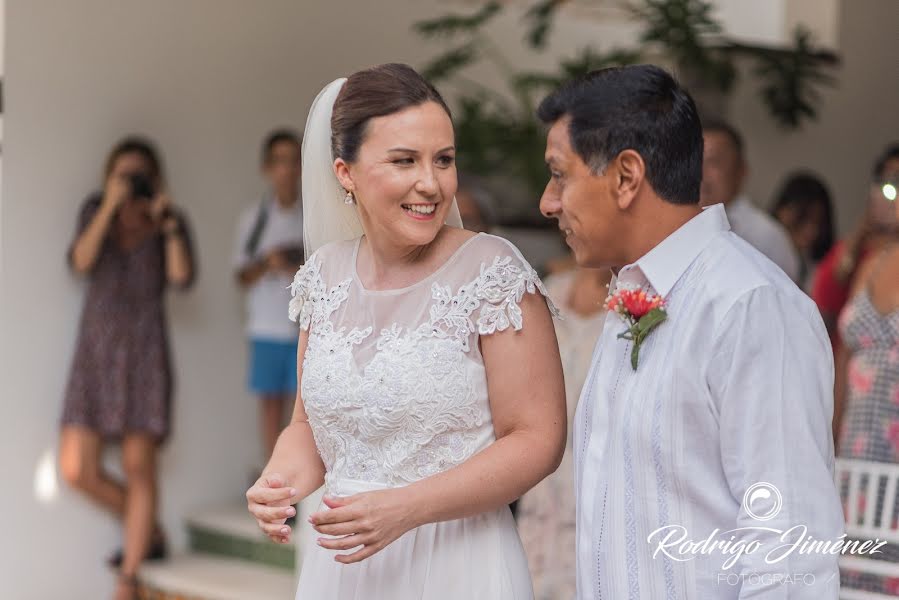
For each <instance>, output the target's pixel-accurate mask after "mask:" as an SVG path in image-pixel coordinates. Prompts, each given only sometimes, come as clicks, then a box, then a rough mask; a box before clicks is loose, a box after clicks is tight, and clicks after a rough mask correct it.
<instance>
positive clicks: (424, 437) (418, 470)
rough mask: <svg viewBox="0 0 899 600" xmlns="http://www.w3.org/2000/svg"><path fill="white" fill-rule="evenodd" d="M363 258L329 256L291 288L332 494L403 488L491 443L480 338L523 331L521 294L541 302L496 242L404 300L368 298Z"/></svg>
mask: <svg viewBox="0 0 899 600" xmlns="http://www.w3.org/2000/svg"><path fill="white" fill-rule="evenodd" d="M358 248H359V240H358V239H357V240H352V241H347V242H336V243H333V244H329V245H327V246H324V247H322V248H321V249H319V250H318V251H317V252H315V253H314V254H313V255H312V256H310V257H309V259H308V260H307V262H306V264H305V265H304V266H303V267H302V268H301V269H300V270H299V271H298V272H297V274H296V277H295V278H294V282H293V285H292V286H291V291H292V294H293V300H292V301H291V303H290V317H291V318H292V319H294V320H297V319H298V320H299V322H300V326H301V327H302V328H303V329H305V330H308V331H309V344H308V347H307V349H306V354H305V357H304V359H303V378H302V382H301V390H302V397H303V402H304V405H305V408H306V414H307V415H308V417H309V423H310V425H311V426H312V431H313V434H314V436H315V442H316V445H317V446H318V450H319V453H320V454H321V457H322V460H323V462H324V465H325V468H326V470H327V476H326V482H327V483H328V484H329V486H330V487H332V488H333V485H332V484H333V483H334V482H335V481H339V480H341V479H350V480H357V481H365V482H372V483H377V484H382V485H385V486H399V485H405V484H408V483H411V482H413V481H417V480H419V479H422V478H424V477H428V476H430V475H433V474H435V473H438V472H441V471H444V470H446V469H448V468H450V467H453V466H455V465H458V464H459V463H461V462H463V461H465V460H466V459H467V458H469V457H470V456H472V455H473V454H475V453H476V452H478V451H480V450H481V449H483V448H484V447H485V446H487V445H488V444H490V443H491V442H492V441H493V440H494V433H493V422H492V419H491V416H490V407H489V404H488V401H487V379H486V373H485V370H484V363H483V360H482V358H481V354H480V350H479V347H478V337H479V336H482V335H488V334H492V333H494V332H497V331H503V330H505V329H508V328H509V327H513V328H514V329H516V330H519V329H521V328H522V327H523V325H524V323H523V322H522V313H521V309H520V308H519V303H520V302H521V300H522V298H523V296H524V294H525V293H536V292H537V291H539V292H540V293H541V294H543V295H544V296H546V290H545V289H544V287H543V283H542V282H541V281H540V279H539V278H538V276H537V273H536V272H535V271H534V269H533V268H532V267H531V266H530V265H529V264H528V263H527V261H526V260H525V259H524V258H523V257H522V256H521V254H520V253H519V252H518V250H517V249H516V248H515V247H514V246H513V245H512V244H510V243H509V242H507V241H506V240H504V239H502V238H498V237H495V236H491V235H486V234H479V235H476V236H474V237H472V238H470V239H468V240H467V241H466V242H465V243H464V244H463V245H462V246H461V247H460V248H459V249H458V250H457V251H456V252H455V253H454V254H453V255H452V256H451V257H450V258H449V259H448V260H447V261H446V262H445V263H444V264H443V266H441V267H440V268H439V269H438V270H437V271H436V272H434V273H432V274H431V275H430V276H428V277H426V278H425V279H423V280H421V281H419V282H418V283H416V284H414V285H412V286H409V287H406V288H402V289H397V290H382V291H371V290H366V289H365V288H364V287H363V286H362V284H361V283H360V280H359V278H358V276H357V274H356V267H355V265H356V255H357V252H358ZM547 301H548V300H547ZM548 302H549V301H548ZM549 306H550V309H551V310H552V311H553V314H557V313H556V311H555V308H554V307H553V306H552V303H551V302H549ZM331 491H332V493H339V491H336V490H333V489H332V490H331Z"/></svg>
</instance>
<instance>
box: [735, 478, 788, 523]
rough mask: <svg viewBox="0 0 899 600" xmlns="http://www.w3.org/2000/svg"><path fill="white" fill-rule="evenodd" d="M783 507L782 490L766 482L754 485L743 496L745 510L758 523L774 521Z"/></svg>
mask: <svg viewBox="0 0 899 600" xmlns="http://www.w3.org/2000/svg"><path fill="white" fill-rule="evenodd" d="M782 507H783V498H782V497H781V495H780V490H778V489H777V488H776V487H774V485H772V484H770V483H767V482H765V481H759V482H758V483H754V484H752V485H751V486H749V488H748V489H747V490H746V493H745V494H743V509H744V510H746V512H747V513H748V514H749V516H750V517H752V518H753V519H755V520H756V521H769V520H771V519H773V518H774V517H776V516H777V515H778V513H779V512H780V509H781V508H782Z"/></svg>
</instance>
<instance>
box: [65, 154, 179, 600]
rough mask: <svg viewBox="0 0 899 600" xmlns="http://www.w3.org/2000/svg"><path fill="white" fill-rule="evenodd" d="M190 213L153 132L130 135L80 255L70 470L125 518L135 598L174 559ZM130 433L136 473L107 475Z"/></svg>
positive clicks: (129, 589) (131, 466)
mask: <svg viewBox="0 0 899 600" xmlns="http://www.w3.org/2000/svg"><path fill="white" fill-rule="evenodd" d="M191 248H192V245H191V239H190V235H189V232H188V227H187V222H186V219H185V217H184V215H183V213H181V212H180V211H179V210H177V209H176V208H175V207H174V206H173V205H172V203H171V199H170V197H169V195H168V193H167V190H166V184H165V178H164V176H163V172H162V165H161V162H160V159H159V155H158V153H157V152H156V150H155V149H154V147H153V145H152V144H151V143H150V142H149V141H147V140H144V139H141V138H135V137H130V138H126V139H124V140H122V141H121V142H119V143H118V144H117V145H116V146H115V147H114V148H113V149H112V151H111V153H110V154H109V157H108V159H107V161H106V171H105V182H104V185H103V189H102V191H101V192H97V193H95V194H92V195H91V196H90V197H88V199H87V200H86V201H85V202H84V205H83V206H82V208H81V214H80V216H79V218H78V224H77V228H76V234H75V239H74V241H73V242H72V245H71V247H70V251H69V263H70V265H71V267H72V269H73V270H74V271H75V272H77V273H79V274H82V275H85V276H87V278H88V280H89V287H88V292H87V299H86V301H85V303H84V310H83V312H82V316H81V326H80V332H79V334H78V341H77V344H76V349H75V358H74V361H73V363H72V368H71V373H70V376H69V383H68V387H67V389H66V394H65V402H64V407H63V414H62V431H61V436H60V457H59V459H60V471H61V473H62V476H63V477H64V478H65V480H66V481H67V482H68V483H69V484H70V485H71V486H73V487H74V488H76V489H78V490H79V491H81V492H83V493H85V494H86V495H87V496H88V497H89V498H91V499H92V500H94V501H96V502H97V503H98V504H99V505H100V506H102V507H103V508H105V509H107V510H108V511H110V512H111V513H112V514H114V515H115V516H116V517H118V518H120V519H122V521H123V523H124V529H125V544H124V549H123V550H122V551H119V552H117V553H115V554H114V555H113V556H112V557H111V558H110V561H109V562H110V564H111V565H112V566H114V567H116V568H118V569H119V570H120V577H119V582H118V586H117V589H116V598H118V599H119V600H125V599H131V598H136V580H135V574H136V572H137V568H138V566H139V565H140V563H141V561H143V560H144V558H145V557H151V558H161V557H163V556H164V555H165V538H164V535H163V532H162V529H161V527H160V526H159V520H158V517H157V496H158V492H157V473H156V463H157V454H158V452H159V448H160V445H161V444H162V442H163V441H164V440H165V439H166V437H167V436H168V434H169V431H170V428H171V423H170V421H171V395H172V374H171V364H170V359H169V347H168V340H167V333H166V329H167V326H166V317H165V310H164V307H163V296H164V291H165V290H166V288H167V287H169V286H173V287H176V288H179V289H186V288H188V287H189V286H190V285H191V283H192V282H193V280H194V274H195V267H194V258H193V252H192V250H191ZM112 441H120V442H121V446H122V466H123V470H124V473H125V481H124V482H120V481H117V480H116V479H114V478H113V477H112V476H110V475H109V474H107V473H106V472H105V471H104V469H103V465H102V462H101V456H102V450H103V447H104V445H105V444H107V443H109V442H112Z"/></svg>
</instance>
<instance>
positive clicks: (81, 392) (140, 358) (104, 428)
mask: <svg viewBox="0 0 899 600" xmlns="http://www.w3.org/2000/svg"><path fill="white" fill-rule="evenodd" d="M99 208H100V197H99V195H94V196H91V197H90V198H88V200H87V201H86V202H85V204H84V206H83V207H82V210H81V214H80V216H79V219H78V226H77V230H76V233H75V237H74V239H75V240H77V239H78V237H79V236H80V235H81V233H82V232H83V231H84V230H85V228H87V226H88V225H89V224H90V222H91V220H92V219H93V217H94V215H95V214H96V213H97V210H98V209H99ZM178 220H179V226H180V230H181V235H182V236H183V239H184V240H185V244H186V246H187V249H188V255H189V256H190V257H191V263H193V262H194V261H193V258H192V256H193V253H192V250H191V248H192V245H191V242H190V237H189V235H188V227H187V223H186V220H185V219H184V217H183V216H181V215H178ZM164 244H165V241H164V239H163V238H162V236H161V235H151V236H150V237H148V238H147V239H145V240H144V241H143V242H141V243H140V244H139V245H138V246H136V247H134V248H132V249H130V250H124V249H122V248H121V247H120V246H119V245H118V243H116V241H115V240H114V239H113V237H112V236H111V235H108V236H107V238H106V240H104V242H103V245H102V247H101V249H100V253H99V256H98V257H97V261H96V263H95V264H94V267H93V269H92V270H91V272H90V275H89V277H90V282H89V285H88V291H87V298H86V299H85V303H84V310H83V312H82V314H81V324H80V330H79V334H78V341H77V342H76V345H75V357H74V359H73V361H72V367H71V372H70V374H69V382H68V386H67V388H66V394H65V401H64V404H63V412H62V420H61V421H62V424H63V425H80V426H83V427H87V428H88V429H91V430H93V431H95V432H97V433H99V434H100V435H101V436H102V437H103V438H104V439H107V440H116V439H120V438H121V437H122V436H123V435H125V434H126V433H129V432H141V433H148V434H150V435H152V436H153V437H155V438H156V439H157V440H158V441H159V442H162V441H164V440H165V438H166V437H167V436H168V434H169V431H170V410H171V396H172V373H171V364H170V358H169V347H168V336H167V333H166V329H167V327H166V317H165V309H164V306H163V293H164V291H165V289H166V286H167V283H166V276H165V272H166V271H165V247H164ZM72 245H73V246H74V241H73V242H72ZM70 258H71V250H70ZM191 272H192V273H193V272H195V269H194V267H193V264H192V266H191ZM190 283H192V282H188V285H189V284H190Z"/></svg>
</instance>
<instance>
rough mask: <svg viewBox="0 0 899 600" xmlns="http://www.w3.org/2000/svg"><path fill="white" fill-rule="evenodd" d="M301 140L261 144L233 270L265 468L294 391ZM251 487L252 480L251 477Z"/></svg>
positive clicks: (275, 138) (276, 137)
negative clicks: (292, 305) (262, 187)
mask: <svg viewBox="0 0 899 600" xmlns="http://www.w3.org/2000/svg"><path fill="white" fill-rule="evenodd" d="M300 147H301V143H300V138H299V135H297V134H296V133H295V132H293V131H291V130H288V129H279V130H276V131H273V132H271V133H270V134H269V135H268V136H267V137H266V139H265V141H264V142H263V144H262V174H263V176H264V177H265V179H266V183H267V189H266V191H265V192H264V193H263V195H262V198H261V199H260V200H258V201H257V202H255V203H254V204H253V205H252V206H249V207H247V208H246V209H245V210H244V212H243V214H242V215H241V216H240V220H239V221H238V224H237V235H236V242H235V247H234V267H235V270H236V276H237V281H238V283H239V284H240V286H241V287H243V288H244V289H245V290H246V291H247V326H246V332H247V336H248V337H249V341H250V366H249V378H248V379H249V381H248V385H249V388H250V391H251V392H252V393H253V394H255V395H256V396H258V397H259V400H260V404H259V406H260V423H261V429H262V441H263V448H264V452H265V456H264V457H263V461H267V460H268V459H269V457H270V456H271V454H272V450H273V449H274V447H275V442H276V441H277V439H278V434H280V433H281V429H282V426H283V421H284V407H285V405H287V404H288V403H292V402H293V400H294V396H295V395H296V390H297V338H298V336H299V329H298V328H297V326H296V325H295V324H294V323H292V322H291V321H290V319H288V318H287V311H286V309H285V308H284V307H285V306H287V304H288V302H290V292H289V291H288V289H287V288H288V287H289V286H290V283H291V281H292V280H293V275H294V273H295V272H296V270H297V269H299V268H300V266H301V265H302V264H303V203H302V202H300ZM253 479H254V480H255V476H254V477H253Z"/></svg>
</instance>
